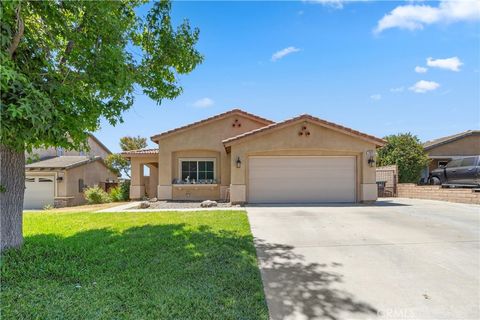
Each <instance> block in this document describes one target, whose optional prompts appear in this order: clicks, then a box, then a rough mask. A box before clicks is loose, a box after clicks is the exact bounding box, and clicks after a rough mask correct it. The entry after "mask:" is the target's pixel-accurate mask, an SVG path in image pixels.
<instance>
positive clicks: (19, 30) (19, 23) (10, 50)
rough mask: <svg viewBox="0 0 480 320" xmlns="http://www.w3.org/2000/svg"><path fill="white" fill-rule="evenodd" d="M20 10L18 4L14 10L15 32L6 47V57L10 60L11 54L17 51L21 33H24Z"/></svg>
mask: <svg viewBox="0 0 480 320" xmlns="http://www.w3.org/2000/svg"><path fill="white" fill-rule="evenodd" d="M20 8H21V5H20V4H19V5H18V7H17V10H16V20H17V32H15V35H14V36H13V39H12V43H11V44H10V46H9V47H8V55H9V56H10V58H11V57H13V54H14V53H15V51H16V50H17V48H18V45H19V44H20V40H21V39H22V37H23V32H24V31H25V24H24V23H23V20H22V17H20Z"/></svg>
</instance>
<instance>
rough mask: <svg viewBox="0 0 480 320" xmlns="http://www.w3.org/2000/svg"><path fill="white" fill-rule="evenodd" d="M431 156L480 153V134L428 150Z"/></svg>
mask: <svg viewBox="0 0 480 320" xmlns="http://www.w3.org/2000/svg"><path fill="white" fill-rule="evenodd" d="M427 153H428V155H429V156H473V155H478V154H480V134H477V135H471V136H467V137H464V138H461V139H458V140H455V141H452V142H450V143H446V144H443V145H440V146H438V147H436V148H433V149H430V150H428V151H427Z"/></svg>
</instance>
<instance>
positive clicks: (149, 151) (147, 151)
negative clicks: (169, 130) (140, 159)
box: [120, 148, 158, 158]
mask: <svg viewBox="0 0 480 320" xmlns="http://www.w3.org/2000/svg"><path fill="white" fill-rule="evenodd" d="M120 154H121V155H122V156H124V157H127V158H128V157H131V156H143V155H145V156H149V155H156V154H158V148H150V149H137V150H128V151H123V152H121V153H120Z"/></svg>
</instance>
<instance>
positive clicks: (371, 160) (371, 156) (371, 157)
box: [366, 150, 375, 167]
mask: <svg viewBox="0 0 480 320" xmlns="http://www.w3.org/2000/svg"><path fill="white" fill-rule="evenodd" d="M366 154H367V163H368V165H369V166H370V167H373V166H374V165H375V151H374V150H367V152H366Z"/></svg>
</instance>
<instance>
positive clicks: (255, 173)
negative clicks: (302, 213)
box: [248, 156, 355, 203]
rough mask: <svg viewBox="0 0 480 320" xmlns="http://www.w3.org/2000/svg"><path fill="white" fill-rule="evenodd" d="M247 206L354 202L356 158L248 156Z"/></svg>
mask: <svg viewBox="0 0 480 320" xmlns="http://www.w3.org/2000/svg"><path fill="white" fill-rule="evenodd" d="M248 182H249V184H248V201H249V202H250V203H322V202H355V157H310V156H305V157H289V156H285V157H250V158H249V179H248Z"/></svg>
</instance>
